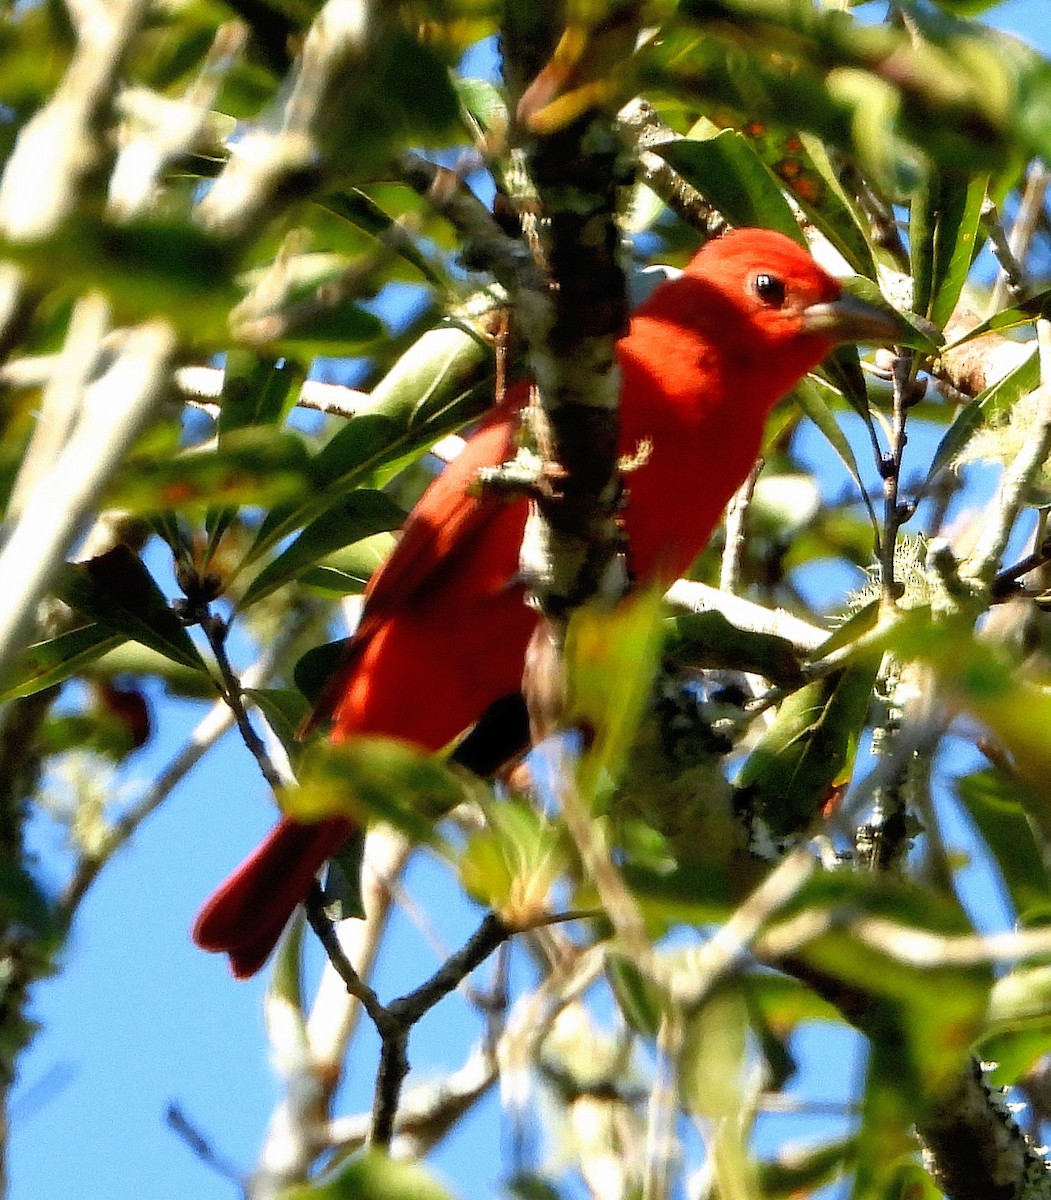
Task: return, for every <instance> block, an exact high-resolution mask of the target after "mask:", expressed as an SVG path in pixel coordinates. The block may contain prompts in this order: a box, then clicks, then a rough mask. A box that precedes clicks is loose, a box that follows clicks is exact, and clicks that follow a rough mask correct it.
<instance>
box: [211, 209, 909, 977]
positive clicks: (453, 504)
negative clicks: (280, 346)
mask: <svg viewBox="0 0 1051 1200" xmlns="http://www.w3.org/2000/svg"><path fill="white" fill-rule="evenodd" d="M893 332H894V324H893V322H892V321H891V319H890V318H888V317H887V316H886V315H884V314H883V313H880V312H879V311H878V310H877V309H875V308H873V307H870V306H869V305H867V304H864V303H863V302H861V301H858V300H856V299H854V298H852V297H849V296H845V295H843V294H842V292H841V288H840V285H839V283H838V282H837V281H836V280H835V279H834V278H832V277H831V276H830V275H828V274H827V273H826V272H825V271H824V270H822V269H821V268H820V267H819V266H818V265H817V263H815V262H814V260H813V259H812V258H811V257H810V255H809V254H808V253H807V252H806V250H804V249H803V248H802V247H801V246H799V245H797V244H796V243H795V242H793V241H791V240H789V239H788V238H786V237H784V236H782V235H781V234H778V233H772V232H769V231H766V230H757V229H741V230H737V231H736V232H732V233H728V234H726V235H724V236H723V237H721V238H718V239H717V240H715V241H713V242H710V243H708V245H706V246H705V247H704V248H703V249H702V250H701V251H700V252H699V253H698V254H697V255H696V256H695V257H694V259H693V260H692V262H691V263H690V264H689V266H688V267H687V268H686V269H685V271H684V273H683V274H682V276H681V277H678V278H675V279H671V280H669V281H667V282H665V283H662V284H661V285H660V286H659V287H658V288H657V289H656V291H655V292H654V293H653V295H652V296H651V297H650V299H649V300H648V301H647V302H646V303H645V304H644V305H643V306H642V307H641V308H640V309H639V310H638V311H637V312H636V313H635V315H634V317H633V319H632V321H631V328H630V331H629V332H628V334H627V335H626V336H625V337H624V338H623V339H622V340H621V342H620V343H619V346H618V361H619V366H620V373H621V401H620V448H621V454H622V455H624V456H626V457H631V456H633V455H636V454H637V451H638V449H639V447H640V446H642V445H644V444H646V445H648V447H649V450H648V454H646V455H642V456H638V457H640V458H642V460H643V461H642V462H641V464H640V465H638V466H637V467H635V468H634V469H633V470H632V471H631V472H630V473H629V474H628V475H627V477H626V500H625V505H624V510H623V521H624V526H625V530H626V533H627V540H628V559H629V562H628V565H629V569H630V572H631V575H632V577H633V579H634V580H636V581H637V582H639V583H644V584H648V585H652V584H662V585H663V584H670V583H671V582H672V581H673V580H674V579H676V578H677V577H678V576H679V575H681V574H682V572H683V571H685V570H686V568H687V567H688V566H689V565H690V563H691V562H692V561H693V559H694V558H695V557H696V556H697V554H698V553H699V552H700V551H701V549H703V547H704V545H705V543H706V542H707V540H708V538H709V536H710V534H711V532H712V529H713V527H714V526H715V524H716V522H717V521H718V520H719V517H720V515H721V513H722V511H723V509H724V507H725V505H726V503H727V501H728V500H729V498H730V496H731V495H732V494H733V492H734V491H735V490H736V489H737V487H738V486H739V485H740V483H741V482H742V480H743V479H744V478H745V476H746V475H747V473H748V471H749V470H750V468H751V466H752V463H753V462H754V460H755V458H756V455H757V453H758V451H759V445H760V438H761V435H762V430H763V423H764V421H765V419H766V416H767V414H768V412H769V411H770V408H771V406H772V405H773V404H774V403H775V402H776V401H777V400H778V399H779V398H780V397H782V396H784V395H785V393H786V392H788V391H790V390H791V388H792V387H793V386H794V385H795V384H796V383H797V382H798V381H799V380H800V379H801V378H802V376H803V375H805V374H806V372H807V371H809V370H811V369H812V368H813V367H815V366H816V365H817V364H818V363H819V362H820V361H821V360H822V359H823V358H824V357H825V355H826V354H828V352H829V351H830V350H831V349H832V347H833V346H834V345H836V344H837V343H838V342H842V341H867V340H871V341H879V340H890V339H891V337H892V335H893ZM527 395H528V386H527V385H524V384H519V385H516V386H515V387H513V388H511V389H510V390H509V391H508V393H507V395H506V397H505V398H504V400H503V401H502V402H501V403H500V404H499V405H498V406H496V407H495V408H494V409H493V410H492V412H491V413H490V414H489V416H488V417H487V419H486V420H485V421H484V422H483V423H482V425H481V426H480V427H479V429H478V431H477V432H476V433H475V434H474V435H473V436H472V437H471V438H470V440H469V441H468V442H467V444H466V447H465V448H464V450H463V451H462V453H461V454H460V455H459V456H458V457H457V458H456V459H455V460H454V461H453V463H452V464H451V465H450V466H449V467H447V468H446V469H445V470H444V471H443V472H442V474H441V475H440V476H439V477H438V478H437V479H436V480H435V481H434V483H432V484H431V486H430V487H429V488H428V490H427V491H426V493H425V494H424V496H423V498H422V499H421V500H420V502H419V504H418V505H417V506H416V508H415V509H414V510H413V511H412V513H411V514H410V515H409V517H408V519H407V521H406V523H405V527H404V530H403V532H402V536H401V540H400V541H399V542H398V545H397V547H396V548H395V550H394V552H393V553H392V554H391V556H390V558H389V559H388V560H387V562H386V563H384V565H383V566H382V567H381V568H380V569H379V570H378V571H377V572H376V574H375V575H374V576H373V578H372V580H371V582H370V584H369V587H368V589H367V591H366V593H365V606H364V610H363V616H362V620H361V624H360V626H359V628H358V630H357V632H356V633H355V635H354V637H353V639H352V640H351V642H350V644H349V652H348V654H347V657H346V659H345V661H344V665H343V666H342V667H341V668H340V670H339V671H338V673H337V675H336V677H335V678H334V680H333V681H332V682H331V683H330V685H329V686H328V688H327V689H326V692H325V698H323V700H322V705H321V709H322V711H321V712H320V713H319V714H318V716H319V717H320V718H321V719H328V718H329V717H331V719H332V722H333V725H332V732H331V737H332V740H333V741H334V742H340V741H343V740H345V739H347V738H350V737H353V736H354V735H355V734H384V735H387V736H391V737H398V738H403V739H406V740H407V741H409V742H412V743H414V744H416V745H417V746H419V747H421V748H423V749H424V750H428V751H434V750H438V749H440V748H441V747H443V746H446V745H447V744H448V743H449V742H450V741H452V739H454V738H455V737H456V736H457V735H459V734H460V733H462V732H463V731H464V730H465V729H467V728H468V727H469V726H470V725H472V724H473V723H474V722H476V721H477V720H478V719H479V717H480V716H481V715H482V714H483V713H484V712H485V711H486V710H487V708H488V707H489V706H490V705H491V704H493V703H495V702H496V701H497V700H499V699H501V698H503V697H505V696H507V695H509V694H513V693H516V692H518V691H519V689H520V688H521V683H522V669H523V662H524V659H525V655H526V649H527V646H528V643H529V640H530V637H531V635H532V633H533V630H534V628H535V626H536V623H537V620H538V617H537V614H536V613H535V612H534V611H533V610H532V609H531V608H529V607H527V606H526V604H525V603H524V602H523V601H524V594H523V586H522V584H521V583H520V582H517V574H518V554H519V547H520V543H521V540H522V531H523V528H524V525H525V520H526V514H527V502H526V501H525V500H524V499H522V500H516V501H507V500H504V499H501V498H499V497H497V496H496V495H494V494H492V493H487V492H485V491H481V490H479V489H477V488H474V487H472V484H473V483H474V481H475V479H476V477H477V474H478V471H479V469H480V468H482V467H491V466H496V465H497V464H499V463H501V462H504V461H506V460H507V459H509V458H511V457H513V456H514V452H515V446H516V432H517V426H518V420H519V414H520V412H521V409H522V406H523V404H524V403H525V401H526V398H527ZM350 832H351V826H350V824H349V823H348V822H347V821H345V820H343V819H338V818H329V819H327V820H323V821H320V822H318V823H316V824H300V823H297V822H295V821H292V820H289V819H288V818H284V819H282V820H281V821H279V822H278V824H277V825H276V826H275V828H274V829H273V830H272V832H271V833H270V835H269V836H268V837H267V838H266V840H265V841H264V842H263V843H262V844H261V845H260V846H259V847H258V848H257V849H256V851H255V852H254V853H253V854H252V855H251V856H250V857H249V858H248V859H246V860H245V862H244V863H242V865H241V866H240V867H238V869H237V870H236V871H235V872H234V873H233V874H232V875H231V876H230V877H229V878H228V879H227V880H226V881H225V882H224V883H223V884H221V885H220V887H219V888H218V889H217V890H216V891H215V892H214V893H213V895H212V896H211V897H210V898H209V899H208V901H207V902H206V904H205V905H204V908H203V909H202V910H201V913H200V914H199V916H198V918H197V921H196V924H195V925H194V930H193V933H194V938H195V940H196V941H197V944H198V945H199V946H202V947H203V948H204V949H206V950H215V951H221V952H225V953H227V954H229V956H230V964H231V969H232V970H233V973H234V975H235V976H237V977H238V978H245V977H247V976H249V975H252V974H254V972H256V971H257V970H258V969H259V968H260V967H261V966H262V964H263V963H264V962H265V961H266V959H267V957H268V956H269V954H270V952H271V951H272V950H273V948H274V946H275V944H276V942H277V940H278V938H279V937H280V935H281V932H282V930H283V929H284V926H285V924H286V923H287V921H288V919H289V917H290V916H291V914H292V912H293V910H294V909H295V907H296V905H297V904H299V903H300V902H301V901H302V900H303V899H304V898H305V896H306V894H307V892H308V891H309V890H310V887H311V884H312V883H313V880H314V878H315V875H316V873H317V871H318V870H319V869H320V867H321V866H322V864H323V863H324V862H325V860H326V859H327V858H329V857H330V856H331V855H332V854H333V853H335V851H336V850H337V849H338V848H339V847H340V845H341V844H342V843H343V842H344V840H345V839H346V838H347V836H348V835H349V833H350Z"/></svg>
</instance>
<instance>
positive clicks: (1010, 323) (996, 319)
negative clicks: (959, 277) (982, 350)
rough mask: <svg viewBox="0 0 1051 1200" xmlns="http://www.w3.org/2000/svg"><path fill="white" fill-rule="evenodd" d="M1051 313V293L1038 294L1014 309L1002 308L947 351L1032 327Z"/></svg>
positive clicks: (964, 334)
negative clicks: (982, 339)
mask: <svg viewBox="0 0 1051 1200" xmlns="http://www.w3.org/2000/svg"><path fill="white" fill-rule="evenodd" d="M1049 313H1051V291H1045V292H1038V293H1037V294H1036V295H1035V296H1030V297H1029V299H1028V300H1023V301H1022V303H1021V304H1017V305H1015V306H1014V307H1013V308H1002V309H1001V310H1000V311H999V312H998V313H993V315H992V316H991V317H989V318H987V319H986V320H984V321H980V322H979V323H978V324H977V325H975V326H974V328H973V329H968V330H967V332H966V333H962V334H960V336H959V337H957V338H955V339H954V340H953V341H952V342H950V343H949V344H948V345H947V346H946V347H945V349H946V350H955V349H956V347H957V346H962V345H964V344H965V343H966V342H973V341H974V339H975V338H980V337H983V336H984V335H985V334H987V333H1007V332H1008V331H1009V330H1011V329H1022V328H1024V327H1025V326H1027V325H1032V324H1033V322H1034V321H1035V320H1036V319H1037V317H1043V316H1047V315H1048V314H1049Z"/></svg>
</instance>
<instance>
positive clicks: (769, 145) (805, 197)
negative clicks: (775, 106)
mask: <svg viewBox="0 0 1051 1200" xmlns="http://www.w3.org/2000/svg"><path fill="white" fill-rule="evenodd" d="M743 133H744V136H745V137H747V139H748V141H749V143H750V145H751V146H752V147H753V148H754V149H755V151H756V153H757V154H758V156H759V158H760V159H761V160H762V161H763V162H764V163H765V164H766V166H767V167H769V168H770V170H771V171H772V172H773V173H774V174H775V175H776V176H777V178H778V179H779V180H780V182H781V185H782V186H783V187H784V188H785V189H786V190H787V191H789V192H790V193H791V195H792V198H793V199H794V200H795V202H796V203H797V204H798V205H799V207H800V208H801V209H802V210H803V212H804V213H805V214H806V216H807V217H808V219H809V220H810V221H811V223H812V224H813V225H814V226H815V227H816V228H817V229H819V230H820V231H821V232H822V233H823V234H824V235H825V237H827V238H828V240H829V241H830V242H831V243H832V245H833V246H835V248H836V249H837V250H838V251H839V252H840V254H842V255H843V257H844V258H845V259H846V261H847V262H848V263H849V264H850V266H851V268H853V270H855V271H857V272H858V273H859V274H860V275H866V276H868V278H870V279H875V278H876V264H875V260H874V259H873V257H872V248H871V246H870V245H869V242H868V238H867V235H866V232H865V226H864V222H863V219H862V218H860V217H859V215H858V213H857V211H856V209H855V206H854V204H853V202H852V201H851V200H850V199H848V197H847V195H846V193H845V192H844V191H843V187H842V185H841V184H840V182H839V179H838V177H837V175H836V171H835V168H834V167H833V165H832V163H831V162H830V161H829V157H828V152H827V151H826V150H825V147H824V146H823V145H822V144H821V141H820V140H819V139H818V138H816V137H814V136H813V134H810V133H799V132H796V131H795V130H785V129H784V128H782V127H781V126H780V125H775V124H764V123H763V122H761V121H749V122H748V123H747V124H746V125H745V126H744V129H743Z"/></svg>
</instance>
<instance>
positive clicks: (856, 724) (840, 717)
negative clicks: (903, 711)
mask: <svg viewBox="0 0 1051 1200" xmlns="http://www.w3.org/2000/svg"><path fill="white" fill-rule="evenodd" d="M878 665H879V659H878V656H877V657H876V658H875V659H869V660H867V661H864V662H859V663H855V664H852V665H851V666H849V667H847V668H846V669H845V670H843V671H837V672H834V673H832V674H831V675H829V676H827V677H825V678H823V679H819V680H816V681H815V682H814V683H810V684H807V685H806V686H805V687H802V688H800V689H799V690H798V691H796V692H793V693H792V695H791V696H789V697H788V698H787V699H786V700H785V701H784V702H783V703H782V705H781V707H780V708H779V709H778V711H777V716H776V717H775V718H774V721H773V723H772V724H771V725H770V726H769V727H768V728H767V730H766V732H765V733H764V734H763V736H762V737H761V738H760V740H759V742H758V744H757V745H756V747H755V749H754V750H753V751H752V753H751V754H750V755H749V756H748V758H747V759H746V760H745V763H744V766H743V767H742V768H741V773H740V775H739V776H738V779H737V797H738V803H739V804H744V805H747V807H748V811H749V812H751V813H753V814H754V816H756V817H758V818H760V819H761V820H762V821H763V822H765V824H766V825H767V827H768V828H769V829H770V831H771V832H772V834H773V835H774V837H782V836H786V835H792V834H798V833H800V832H802V831H803V830H804V829H806V828H808V827H809V826H810V824H811V823H812V822H813V821H814V819H815V818H816V816H817V815H818V813H820V812H821V811H822V809H824V807H825V806H826V805H827V804H828V803H829V801H830V800H831V799H832V797H833V794H834V792H835V790H836V789H837V788H839V787H841V786H842V785H843V784H844V783H845V782H846V780H847V779H849V776H850V770H851V768H852V765H853V760H854V754H855V752H856V749H857V742H858V738H859V737H860V735H861V730H862V728H863V727H864V724H865V720H866V718H867V716H868V710H869V704H870V701H871V699H872V687H873V684H874V682H875V678H876V669H877V667H878Z"/></svg>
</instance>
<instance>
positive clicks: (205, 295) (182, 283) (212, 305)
mask: <svg viewBox="0 0 1051 1200" xmlns="http://www.w3.org/2000/svg"><path fill="white" fill-rule="evenodd" d="M3 253H4V255H5V256H6V257H8V258H11V259H12V260H13V261H15V262H18V263H20V264H21V265H22V266H24V267H25V268H27V270H29V271H30V272H31V273H32V277H33V278H34V280H36V281H38V282H40V283H46V284H47V285H48V286H50V287H62V288H67V289H68V288H76V289H78V290H86V289H89V288H95V289H98V290H99V291H101V292H103V293H104V294H105V295H106V296H108V297H109V299H110V301H111V302H112V303H113V306H114V309H115V311H116V316H117V319H118V320H119V321H123V322H127V323H129V324H130V323H134V322H136V321H141V320H144V319H149V318H151V317H155V316H164V317H166V318H167V319H168V320H169V321H171V322H172V324H173V325H174V326H175V328H176V329H178V330H179V332H180V333H181V334H182V335H183V336H184V337H185V338H186V340H187V341H188V342H189V343H190V344H199V343H202V342H203V343H205V344H214V345H222V344H224V343H225V341H226V339H227V337H228V328H227V316H228V314H229V312H230V309H231V308H232V307H233V306H234V304H235V303H236V302H237V299H238V292H237V289H236V288H235V286H234V282H233V270H232V268H233V257H232V254H233V251H232V248H231V247H230V246H229V245H228V244H226V243H224V242H222V241H221V240H220V239H218V238H216V237H214V236H212V235H211V234H209V233H207V232H206V231H205V230H204V229H202V228H201V227H200V226H198V225H195V224H192V223H191V222H189V221H179V220H175V219H172V218H158V217H149V218H142V219H139V220H136V221H128V222H123V223H121V224H115V223H112V222H109V221H106V220H103V219H101V218H98V217H91V216H86V215H83V214H78V216H77V217H76V218H74V219H72V220H70V221H68V222H67V223H66V224H65V225H64V226H63V227H62V229H61V230H60V231H59V232H58V233H56V234H55V235H54V236H53V237H51V238H48V239H47V240H46V241H44V242H41V243H34V244H32V245H30V244H26V243H15V244H7V243H5V244H4V245H3Z"/></svg>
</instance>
